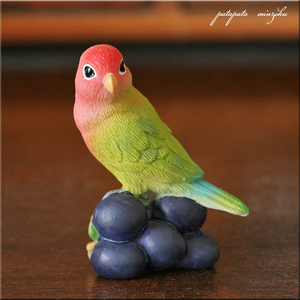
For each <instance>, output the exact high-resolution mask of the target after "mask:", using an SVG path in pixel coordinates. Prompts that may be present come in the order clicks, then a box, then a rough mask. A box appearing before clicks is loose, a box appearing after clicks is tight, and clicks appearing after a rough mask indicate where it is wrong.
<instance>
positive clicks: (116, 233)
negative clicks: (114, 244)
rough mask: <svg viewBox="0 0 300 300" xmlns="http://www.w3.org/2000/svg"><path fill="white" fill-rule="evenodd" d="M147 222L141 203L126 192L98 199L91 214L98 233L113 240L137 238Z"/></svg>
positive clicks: (144, 209) (145, 212)
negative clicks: (98, 201)
mask: <svg viewBox="0 0 300 300" xmlns="http://www.w3.org/2000/svg"><path fill="white" fill-rule="evenodd" d="M146 224H147V211H146V208H145V206H144V205H143V203H142V202H141V201H140V200H139V199H137V198H135V197H133V196H131V195H127V194H111V195H109V196H108V197H106V198H104V199H103V200H101V201H100V203H99V204H98V205H97V206H96V208H95V210H94V214H93V225H94V226H95V228H96V229H97V230H98V231H99V233H100V235H101V236H103V237H104V238H106V239H110V240H114V241H130V240H134V239H135V238H137V236H138V235H139V234H140V233H141V232H142V230H143V229H144V228H145V227H146Z"/></svg>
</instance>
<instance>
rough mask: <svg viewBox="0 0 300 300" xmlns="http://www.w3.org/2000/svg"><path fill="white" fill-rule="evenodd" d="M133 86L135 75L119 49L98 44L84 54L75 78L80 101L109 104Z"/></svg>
mask: <svg viewBox="0 0 300 300" xmlns="http://www.w3.org/2000/svg"><path fill="white" fill-rule="evenodd" d="M131 84H132V76H131V73H130V71H129V69H128V68H127V67H126V66H125V63H124V60H123V56H122V54H121V53H120V51H119V50H118V49H116V48H115V47H113V46H110V45H105V44H102V45H96V46H92V47H90V48H88V49H87V50H86V51H84V52H83V54H82V55H81V57H80V61H79V65H78V69H77V73H76V78H75V91H76V100H78V99H80V101H82V100H85V101H87V102H90V101H97V100H105V101H109V100H111V99H113V98H114V97H115V96H116V95H118V94H120V93H124V92H125V91H126V90H127V88H129V87H130V86H131Z"/></svg>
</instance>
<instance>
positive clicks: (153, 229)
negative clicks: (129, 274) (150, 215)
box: [138, 220, 186, 271]
mask: <svg viewBox="0 0 300 300" xmlns="http://www.w3.org/2000/svg"><path fill="white" fill-rule="evenodd" d="M138 243H139V244H140V245H141V246H142V247H143V248H144V249H145V250H146V252H147V254H148V258H149V269H150V270H154V271H159V270H163V269H166V268H169V267H171V266H172V265H173V264H174V263H176V262H178V261H180V260H181V259H182V258H183V257H184V255H185V248H186V245H185V241H184V239H183V237H182V235H181V234H180V232H179V231H178V229H177V228H176V227H175V226H173V225H172V224H170V223H168V222H164V221H161V220H151V221H149V222H148V224H147V227H146V229H145V230H144V232H143V233H142V234H141V235H140V236H139V238H138Z"/></svg>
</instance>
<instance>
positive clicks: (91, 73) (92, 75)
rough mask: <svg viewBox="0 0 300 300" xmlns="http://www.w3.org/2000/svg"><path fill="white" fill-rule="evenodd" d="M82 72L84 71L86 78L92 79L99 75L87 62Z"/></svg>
mask: <svg viewBox="0 0 300 300" xmlns="http://www.w3.org/2000/svg"><path fill="white" fill-rule="evenodd" d="M82 72H83V77H84V78H85V79H86V80H91V79H93V78H95V77H97V73H96V71H95V69H94V68H93V67H92V66H91V65H89V64H85V65H84V66H83V68H82Z"/></svg>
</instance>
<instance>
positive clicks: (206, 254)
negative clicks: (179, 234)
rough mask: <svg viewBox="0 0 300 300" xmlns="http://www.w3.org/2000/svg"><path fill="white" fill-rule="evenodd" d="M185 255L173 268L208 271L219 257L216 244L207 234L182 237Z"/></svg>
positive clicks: (201, 233)
mask: <svg viewBox="0 0 300 300" xmlns="http://www.w3.org/2000/svg"><path fill="white" fill-rule="evenodd" d="M183 237H184V240H185V242H186V255H185V256H184V258H183V259H182V260H181V261H180V262H179V263H178V264H175V265H174V267H179V268H184V269H202V270H205V269H208V268H211V267H213V266H214V264H215V263H216V262H217V260H218V259H219V256H220V250H219V246H218V244H217V242H216V241H215V240H214V239H213V238H212V237H211V236H210V235H208V234H207V233H204V232H201V231H200V232H198V233H194V234H187V235H184V236H183Z"/></svg>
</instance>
